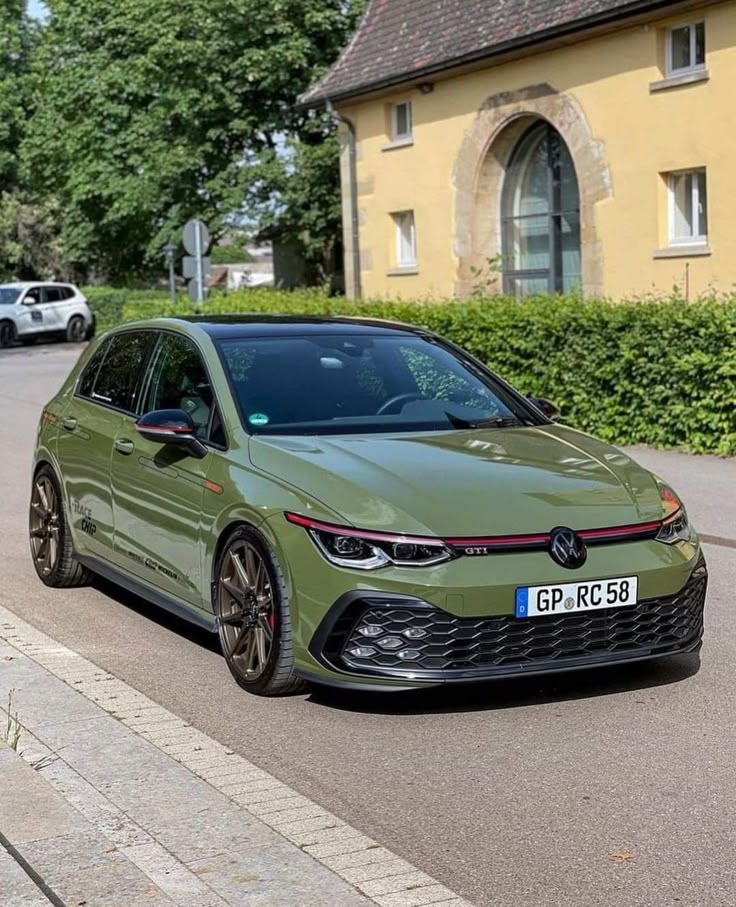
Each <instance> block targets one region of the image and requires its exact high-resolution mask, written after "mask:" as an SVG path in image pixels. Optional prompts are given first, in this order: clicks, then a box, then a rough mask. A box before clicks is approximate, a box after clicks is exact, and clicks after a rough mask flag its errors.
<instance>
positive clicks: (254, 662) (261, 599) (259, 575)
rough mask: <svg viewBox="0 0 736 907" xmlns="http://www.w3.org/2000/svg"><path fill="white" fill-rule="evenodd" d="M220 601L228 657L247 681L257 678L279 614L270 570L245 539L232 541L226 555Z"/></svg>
mask: <svg viewBox="0 0 736 907" xmlns="http://www.w3.org/2000/svg"><path fill="white" fill-rule="evenodd" d="M217 603H218V615H217V616H218V618H219V621H218V622H219V627H220V639H221V640H222V647H223V649H224V650H225V653H226V654H227V656H228V660H229V661H230V662H231V663H232V664H233V666H234V667H236V668H237V669H238V670H239V672H240V673H241V675H242V677H243V678H244V679H245V680H246V681H252V680H257V679H258V678H259V677H260V676H261V675H262V674H263V672H264V671H265V670H266V667H267V666H268V662H269V658H270V655H271V649H272V647H273V637H274V629H275V626H276V615H275V610H274V600H273V592H272V589H271V580H270V577H269V575H268V569H267V567H266V565H265V563H264V561H263V558H262V557H261V555H260V554H259V552H258V551H257V550H256V548H255V546H254V545H253V544H252V543H251V542H249V541H246V540H245V539H239V540H237V541H235V542H233V544H232V545H230V547H229V548H228V550H227V555H226V557H225V558H223V561H222V564H221V567H220V576H219V583H218V590H217Z"/></svg>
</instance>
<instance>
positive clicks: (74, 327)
mask: <svg viewBox="0 0 736 907" xmlns="http://www.w3.org/2000/svg"><path fill="white" fill-rule="evenodd" d="M86 337H87V325H86V324H85V323H84V318H82V316H81V315H75V316H74V317H73V318H70V319H69V324H68V325H67V326H66V340H67V343H82V341H83V340H85V339H86Z"/></svg>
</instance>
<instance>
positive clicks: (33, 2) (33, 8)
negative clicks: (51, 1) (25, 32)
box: [28, 0, 45, 17]
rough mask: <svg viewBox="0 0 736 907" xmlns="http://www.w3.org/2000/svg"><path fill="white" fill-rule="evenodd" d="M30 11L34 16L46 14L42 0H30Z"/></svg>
mask: <svg viewBox="0 0 736 907" xmlns="http://www.w3.org/2000/svg"><path fill="white" fill-rule="evenodd" d="M28 12H29V13H30V14H31V15H32V16H36V17H41V16H43V15H44V12H45V7H44V5H43V3H42V0H28Z"/></svg>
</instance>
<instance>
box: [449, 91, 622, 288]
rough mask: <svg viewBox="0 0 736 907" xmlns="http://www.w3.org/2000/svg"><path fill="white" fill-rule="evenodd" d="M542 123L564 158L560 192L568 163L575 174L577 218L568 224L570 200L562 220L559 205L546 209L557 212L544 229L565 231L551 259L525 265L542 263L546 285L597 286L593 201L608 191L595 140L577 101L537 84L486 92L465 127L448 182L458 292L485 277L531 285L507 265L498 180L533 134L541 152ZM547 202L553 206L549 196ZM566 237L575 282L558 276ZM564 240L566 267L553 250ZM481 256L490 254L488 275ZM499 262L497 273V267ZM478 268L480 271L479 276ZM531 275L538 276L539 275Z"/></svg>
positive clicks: (510, 258)
mask: <svg viewBox="0 0 736 907" xmlns="http://www.w3.org/2000/svg"><path fill="white" fill-rule="evenodd" d="M545 129H551V130H552V133H549V132H548V133H546V135H547V151H548V152H549V151H551V152H552V153H553V154H554V153H555V149H554V148H550V139H549V136H550V135H552V136H558V137H559V146H558V147H559V149H560V152H561V151H562V149H563V148H564V150H565V152H566V154H567V157H568V162H569V166H568V163H567V162H566V163H565V170H566V173H567V175H568V186H567V187H565V195H566V199H567V198H569V196H570V188H571V187H570V185H569V173H570V168H571V169H572V173H574V174H575V177H576V180H577V184H578V197H579V202H578V218H577V224H573V222H572V221H573V220H574V217H573V215H574V214H575V210H574V205H573V206H572V207H571V208H570V210H569V211H568V221H567V223H566V224H564V225H563V223H562V212H561V211H559V212H557V213H556V214H555V212H554V211H552V215H553V216H559V218H560V220H559V222H558V223H557V224H556V223H555V222H554V221H551V222H550V223H549V229H550V230H551V231H553V230H554V229H560V230H562V229H565V230H568V231H569V232H568V234H567V236H566V237H558V242H557V245H556V246H555V248H552V247H551V246H550V254H551V255H552V256H555V255H556V256H557V259H556V263H555V262H552V266H550V267H549V268H546V267H545V268H544V269H542V268H538V269H532V270H539V271H542V270H545V271H547V270H549V272H550V273H549V274H547V280H548V281H551V282H552V289H553V291H554V289H559V288H560V285H561V288H562V289H570V288H572V286H573V285H577V286H578V287H580V288H581V289H582V291H583V292H584V293H585V294H586V295H597V294H601V293H602V292H603V256H602V250H601V246H600V242H599V239H598V233H597V229H596V220H595V206H596V204H597V203H598V202H599V201H602V200H603V199H606V198H610V196H611V195H612V187H611V177H610V172H609V169H608V164H607V161H606V156H605V150H604V148H603V145H602V144H601V143H599V142H597V141H595V140H594V139H593V137H592V135H591V132H590V128H589V126H588V123H587V120H586V119H585V116H584V114H583V112H582V110H581V108H580V106H579V104H578V103H577V101H575V100H574V99H573V98H572V97H571V96H570V95H567V94H565V93H564V92H558V91H555V89H553V88H552V87H551V86H549V85H545V84H543V85H534V86H531V87H529V88H525V89H522V90H520V91H515V92H502V93H500V94H498V95H493V96H492V97H490V98H488V99H487V100H486V102H485V103H484V104H483V106H482V108H481V110H480V111H479V113H478V116H477V118H476V120H475V122H474V124H473V126H472V128H471V129H470V130H469V131H468V132H467V133H466V135H465V138H464V140H463V143H462V146H461V148H460V153H459V154H458V157H457V161H456V164H455V169H454V172H453V184H454V186H455V190H456V204H455V225H454V253H455V255H456V257H457V260H458V269H457V280H456V284H455V291H456V294H457V295H458V296H467V295H469V294H470V293H472V292H473V290H475V289H476V288H477V287H478V286H479V285H480V286H482V285H483V284H484V283H486V282H489V283H492V284H493V286H489V289H494V290H498V291H501V290H502V289H503V286H504V284H507V291H509V292H523V291H524V289H525V288H524V286H521V287H519V286H518V280H519V279H521V278H524V279H525V280H526V281H527V287H526V289H528V290H530V289H532V288H531V287H530V286H529V283H528V282H529V281H530V280H531V278H532V277H533V276H534V275H527V276H526V277H524V275H522V274H516V275H514V274H513V273H510V272H513V271H519V272H521V271H524V270H525V268H523V267H519V268H515V267H509V264H511V265H513V263H514V252H515V250H514V244H513V240H510V239H509V238H508V237H505V236H504V225H505V220H504V218H505V217H512V216H513V210H514V209H513V206H511V207H510V208H507V207H506V204H505V202H506V199H505V194H506V188H507V187H508V186H510V185H512V184H513V173H512V171H513V168H514V162H515V161H516V162H521V161H522V160H523V157H524V149H525V147H526V148H527V151H528V149H529V147H531V146H534V144H535V140H536V143H537V144H536V150H537V152H538V153H539V154H540V155H542V154H543V153H544V142H545V139H544V137H543V135H544V133H543V130H545ZM535 130H538V131H537V132H535ZM552 144H554V140H553V143H552ZM532 156H533V152H532ZM528 164H529V157H528V155H527V165H528ZM522 169H523V168H522ZM552 170H554V166H553V167H552ZM529 175H530V176H531V174H529ZM548 177H549V173H548ZM553 182H554V180H553ZM561 188H562V187H560V189H561ZM509 192H510V190H509ZM510 194H511V192H510ZM560 201H561V199H560ZM522 207H523V205H522V206H521V207H520V208H519V210H521V208H522ZM551 208H554V199H552V204H551ZM530 213H531V212H530ZM547 216H548V217H549V216H550V212H547ZM576 237H577V238H576ZM540 242H541V240H540ZM574 245H577V246H578V247H579V275H578V277H577V279H576V283H575V284H572V283H571V282H570V280H566V278H565V270H566V268H567V272H568V275H572V274H573V271H574V267H573V266H574V261H573V259H572V256H571V247H573V246H574ZM565 246H567V260H566V263H565V264H566V268H565V266H562V265H561V262H560V258H559V256H560V254H563V256H564V255H565ZM507 253H508V254H507ZM489 260H490V261H493V262H495V266H494V271H493V273H492V274H490V275H489V265H488V262H489ZM540 260H541V259H538V260H537V261H540ZM499 268H500V271H502V272H503V274H501V273H499ZM479 275H482V276H481V277H480V278H479ZM489 277H490V278H491V280H490V281H489ZM536 277H537V279H542V277H543V275H541V274H538V275H536ZM514 278H516V280H517V283H515V282H514Z"/></svg>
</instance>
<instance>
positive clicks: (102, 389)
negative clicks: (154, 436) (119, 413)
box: [78, 331, 156, 413]
mask: <svg viewBox="0 0 736 907" xmlns="http://www.w3.org/2000/svg"><path fill="white" fill-rule="evenodd" d="M155 341H156V335H155V334H154V332H153V331H139V332H129V333H124V334H116V335H115V336H113V337H111V338H110V339H109V340H108V341H107V342H106V343H105V344H104V346H103V347H100V349H99V350H98V351H97V353H95V355H94V356H93V357H92V359H91V360H90V363H89V365H88V366H87V368H86V369H85V371H84V374H83V376H82V382H81V383H80V385H79V391H78V393H79V395H80V396H82V397H87V398H89V399H90V400H93V401H94V402H96V403H102V404H105V405H107V406H112V407H114V408H115V409H120V410H123V411H124V412H130V413H135V412H136V411H137V407H138V402H139V399H140V394H141V390H142V387H143V382H144V377H145V372H146V367H147V365H148V360H149V357H150V354H151V351H152V349H153V346H154V344H155ZM100 354H101V355H100ZM98 356H100V359H99V362H98V363H97V368H96V370H95V368H94V366H95V364H96V360H97V358H98Z"/></svg>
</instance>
